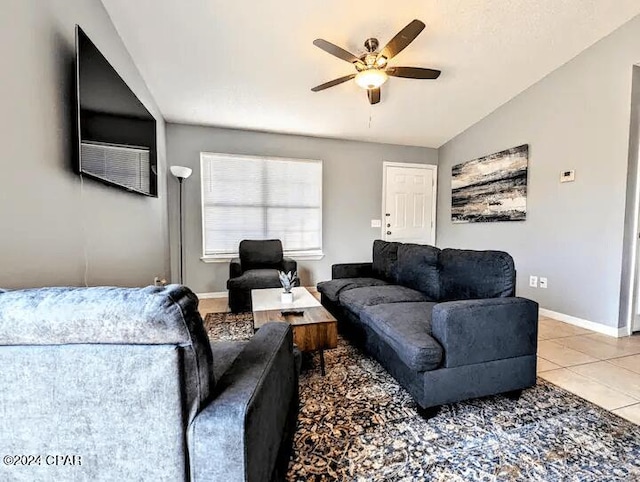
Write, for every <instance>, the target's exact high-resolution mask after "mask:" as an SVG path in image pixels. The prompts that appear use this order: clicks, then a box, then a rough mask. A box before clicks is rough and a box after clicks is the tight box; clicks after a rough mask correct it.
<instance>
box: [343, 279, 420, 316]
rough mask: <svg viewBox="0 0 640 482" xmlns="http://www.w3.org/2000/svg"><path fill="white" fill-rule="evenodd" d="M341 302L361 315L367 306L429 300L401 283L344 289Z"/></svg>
mask: <svg viewBox="0 0 640 482" xmlns="http://www.w3.org/2000/svg"><path fill="white" fill-rule="evenodd" d="M338 299H339V300H340V304H341V305H342V306H344V307H345V308H347V309H348V310H349V311H352V312H353V313H355V314H357V315H359V314H360V312H361V311H362V309H363V308H364V307H365V306H372V305H380V304H383V303H402V302H406V301H428V300H427V297H426V296H425V295H424V294H422V293H420V292H419V291H416V290H412V289H411V288H405V287H404V286H399V285H387V286H367V287H364V288H353V289H350V290H348V291H343V292H342V293H340V295H338Z"/></svg>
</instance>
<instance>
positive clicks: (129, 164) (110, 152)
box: [81, 142, 151, 194]
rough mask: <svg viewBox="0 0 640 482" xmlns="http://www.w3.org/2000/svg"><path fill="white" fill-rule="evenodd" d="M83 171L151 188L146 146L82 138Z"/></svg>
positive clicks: (130, 185) (141, 188)
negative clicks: (99, 141)
mask: <svg viewBox="0 0 640 482" xmlns="http://www.w3.org/2000/svg"><path fill="white" fill-rule="evenodd" d="M81 151H82V152H81V156H82V171H83V172H86V173H87V174H91V175H93V176H96V177H99V178H100V179H104V180H105V181H110V182H113V183H115V184H118V185H120V186H124V187H126V188H129V189H133V190H135V191H139V192H142V193H145V194H148V193H149V192H150V189H151V180H150V172H149V171H150V160H149V149H144V148H138V147H127V146H115V145H109V144H100V143H91V142H83V143H82V145H81Z"/></svg>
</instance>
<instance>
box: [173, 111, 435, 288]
mask: <svg viewBox="0 0 640 482" xmlns="http://www.w3.org/2000/svg"><path fill="white" fill-rule="evenodd" d="M202 151H208V152H222V153H229V154H246V155H265V156H280V157H292V158H307V159H321V160H322V161H324V162H323V177H324V179H323V213H322V214H323V220H322V222H323V250H324V253H325V257H324V258H323V259H322V260H319V261H299V267H300V268H301V269H300V270H299V271H300V274H301V277H302V283H303V284H305V285H313V284H315V283H316V282H317V281H321V280H323V279H329V278H330V277H331V264H333V263H338V262H351V261H367V260H371V245H372V242H373V240H374V239H376V238H379V237H380V228H371V227H370V226H371V224H370V223H371V219H380V214H381V209H382V162H383V161H395V162H417V163H428V164H437V160H438V154H437V151H436V150H435V149H428V148H421V147H406V146H395V145H389V144H374V143H367V142H353V141H342V140H335V139H322V138H314V137H303V136H292V135H283V134H268V133H262V132H251V131H240V130H231V129H219V128H213V127H200V126H192V125H182V124H171V123H169V124H167V159H168V163H169V165H175V164H177V165H183V166H188V167H191V168H193V171H194V172H193V176H192V177H190V178H189V179H188V180H187V181H186V183H185V199H184V203H185V284H186V285H187V286H189V287H190V288H191V289H193V290H194V291H196V292H198V293H206V292H219V291H224V290H225V289H226V281H227V278H228V271H229V264H228V263H204V262H202V261H201V260H200V257H201V256H202V225H201V222H202V221H201V207H200V167H199V166H200V152H202ZM170 181H172V180H170ZM169 219H170V233H171V250H172V261H173V263H172V268H173V270H172V272H173V273H178V269H177V266H178V265H177V261H178V227H179V221H178V183H177V182H175V181H173V182H170V186H169ZM174 278H175V279H177V278H178V276H174Z"/></svg>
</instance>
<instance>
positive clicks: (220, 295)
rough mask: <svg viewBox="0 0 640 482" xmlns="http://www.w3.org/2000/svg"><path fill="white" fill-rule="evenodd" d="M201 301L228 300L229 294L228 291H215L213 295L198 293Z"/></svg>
mask: <svg viewBox="0 0 640 482" xmlns="http://www.w3.org/2000/svg"><path fill="white" fill-rule="evenodd" d="M196 296H197V297H198V298H199V299H201V300H211V299H213V298H226V297H227V296H229V294H228V293H227V292H226V291H214V292H213V293H196Z"/></svg>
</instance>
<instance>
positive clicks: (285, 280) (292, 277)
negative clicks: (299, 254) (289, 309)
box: [278, 271, 298, 303]
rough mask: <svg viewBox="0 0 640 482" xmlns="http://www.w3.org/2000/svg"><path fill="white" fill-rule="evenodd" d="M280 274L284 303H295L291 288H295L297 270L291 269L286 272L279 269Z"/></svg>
mask: <svg viewBox="0 0 640 482" xmlns="http://www.w3.org/2000/svg"><path fill="white" fill-rule="evenodd" d="M278 276H279V277H280V284H281V285H282V288H283V289H284V291H283V292H282V295H281V297H282V302H283V303H293V293H292V292H291V288H293V287H294V286H295V284H296V281H297V279H298V272H297V271H289V272H288V273H285V272H284V271H278Z"/></svg>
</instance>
